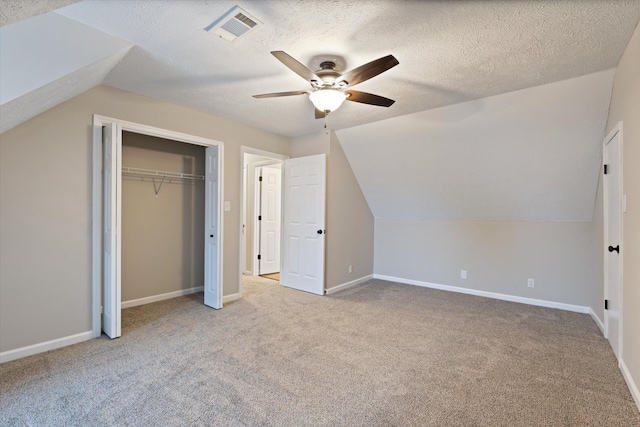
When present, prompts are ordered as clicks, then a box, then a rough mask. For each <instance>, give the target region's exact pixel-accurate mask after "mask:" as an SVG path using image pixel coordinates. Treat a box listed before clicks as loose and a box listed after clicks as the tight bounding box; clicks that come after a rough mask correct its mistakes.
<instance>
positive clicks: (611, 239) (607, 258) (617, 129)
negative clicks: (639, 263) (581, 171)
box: [602, 122, 624, 364]
mask: <svg viewBox="0 0 640 427" xmlns="http://www.w3.org/2000/svg"><path fill="white" fill-rule="evenodd" d="M616 134H618V137H619V156H618V161H617V163H616V164H615V166H614V167H616V168H617V169H618V171H619V172H618V189H619V194H620V201H619V203H620V209H619V210H618V213H619V218H618V224H619V236H609V227H608V223H609V208H608V203H607V201H608V200H607V194H608V188H607V183H606V182H605V181H604V176H603V182H602V199H603V228H604V245H603V246H604V248H603V250H604V298H605V300H606V299H611V298H612V297H613V298H616V300H617V303H618V304H619V306H618V312H619V316H620V317H619V319H618V353H617V356H618V364H620V359H622V295H623V292H622V284H623V278H622V273H623V268H622V262H623V254H624V250H623V242H622V236H623V232H622V228H623V221H622V219H623V205H622V199H623V197H624V196H623V194H624V191H623V187H622V184H623V179H622V165H623V161H622V157H623V154H622V153H623V151H622V144H623V141H622V122H618V123H616V125H615V126H614V127H613V129H611V132H609V134H608V135H607V137H606V138H605V139H604V142H603V143H602V154H603V163H605V164H606V163H607V158H606V157H605V153H606V147H607V144H609V142H611V140H613V138H614V137H615V136H616ZM616 242H617V244H618V245H619V246H620V247H619V253H618V255H617V256H616V259H617V260H618V268H619V274H618V281H619V283H618V295H611V290H610V284H609V274H608V272H609V267H610V263H611V254H610V253H609V250H608V247H609V245H611V244H613V243H616ZM604 335H605V337H606V338H608V337H609V316H607V313H606V311H605V313H604Z"/></svg>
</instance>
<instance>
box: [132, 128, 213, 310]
mask: <svg viewBox="0 0 640 427" xmlns="http://www.w3.org/2000/svg"><path fill="white" fill-rule="evenodd" d="M122 165H123V166H125V167H134V168H142V169H153V170H161V171H168V172H176V173H188V174H194V175H204V174H205V147H202V146H198V145H193V144H185V143H181V142H176V141H170V140H166V139H161V138H156V137H153V136H148V135H141V134H137V133H132V132H124V134H123V138H122ZM154 181H155V183H154ZM156 189H158V194H157V196H156ZM203 285H204V181H203V180H199V181H194V180H186V179H165V180H164V181H161V179H159V178H154V179H153V180H152V178H150V177H144V176H142V177H141V176H135V175H128V174H124V175H123V177H122V301H123V302H125V301H131V300H135V299H139V298H146V297H150V296H154V295H160V294H165V293H168V292H175V291H180V290H184V289H190V288H195V287H200V286H203Z"/></svg>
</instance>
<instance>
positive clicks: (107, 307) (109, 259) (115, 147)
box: [102, 124, 122, 338]
mask: <svg viewBox="0 0 640 427" xmlns="http://www.w3.org/2000/svg"><path fill="white" fill-rule="evenodd" d="M102 146H103V154H104V157H103V159H104V160H103V178H102V194H103V205H102V206H103V213H102V224H103V225H102V230H103V242H104V244H103V266H104V267H103V278H102V289H103V294H102V330H103V331H104V333H105V334H106V335H107V336H108V337H109V338H117V337H119V336H120V334H121V325H120V304H121V301H120V292H121V283H120V255H121V239H120V224H121V212H122V210H121V209H120V201H121V195H122V192H121V188H122V181H121V174H120V168H121V165H122V129H121V128H120V125H118V124H110V125H106V126H105V127H104V128H103V129H102Z"/></svg>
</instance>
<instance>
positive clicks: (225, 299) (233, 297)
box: [222, 292, 242, 304]
mask: <svg viewBox="0 0 640 427" xmlns="http://www.w3.org/2000/svg"><path fill="white" fill-rule="evenodd" d="M240 298H242V294H241V293H239V292H238V293H237V294H231V295H225V296H223V297H222V304H226V303H228V302H231V301H235V300H238V299H240Z"/></svg>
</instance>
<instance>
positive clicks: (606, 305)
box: [604, 299, 609, 310]
mask: <svg viewBox="0 0 640 427" xmlns="http://www.w3.org/2000/svg"><path fill="white" fill-rule="evenodd" d="M604 309H605V310H609V300H608V299H606V300H604Z"/></svg>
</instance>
